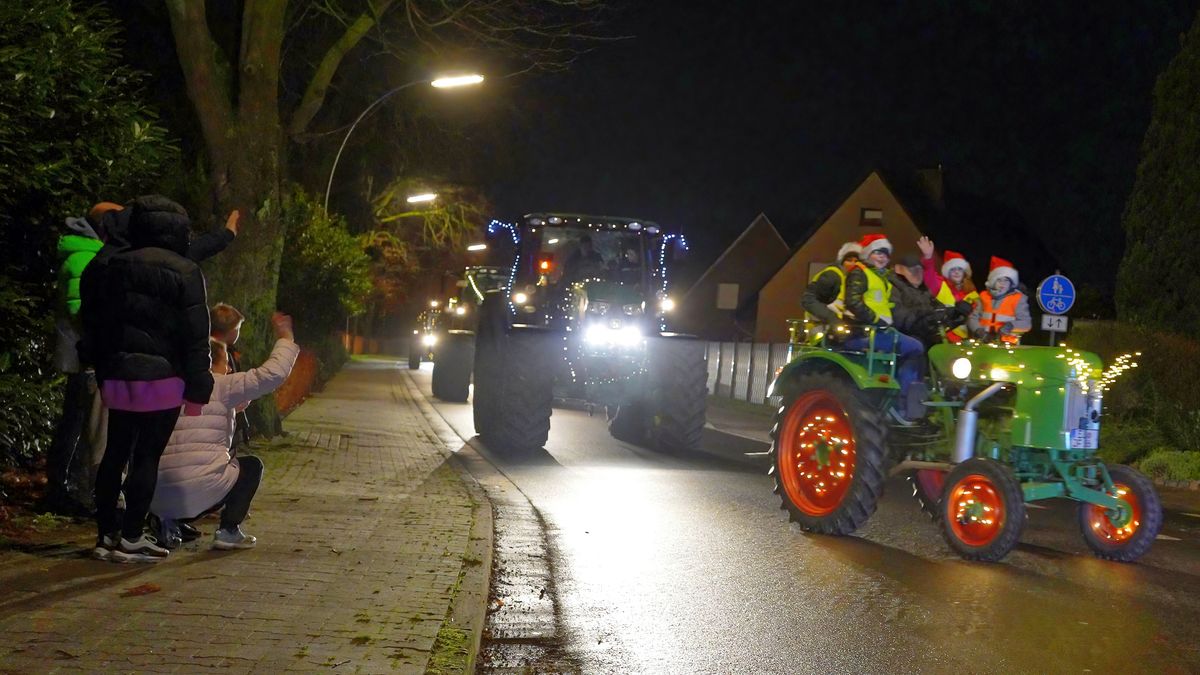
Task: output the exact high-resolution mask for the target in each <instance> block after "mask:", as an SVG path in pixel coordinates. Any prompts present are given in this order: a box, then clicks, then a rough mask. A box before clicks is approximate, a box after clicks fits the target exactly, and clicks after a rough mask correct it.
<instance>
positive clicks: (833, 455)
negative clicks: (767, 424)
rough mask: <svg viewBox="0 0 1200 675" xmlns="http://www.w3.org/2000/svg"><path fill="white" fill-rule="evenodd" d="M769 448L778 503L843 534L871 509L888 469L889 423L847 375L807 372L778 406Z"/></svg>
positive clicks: (810, 528)
mask: <svg viewBox="0 0 1200 675" xmlns="http://www.w3.org/2000/svg"><path fill="white" fill-rule="evenodd" d="M775 420H776V421H775V428H774V429H773V430H772V432H771V436H772V438H773V439H774V442H773V444H772V448H771V455H772V457H773V460H774V465H773V466H772V467H771V473H772V475H773V476H774V477H775V493H776V494H778V495H779V496H780V499H781V501H782V506H781V508H783V509H785V510H787V512H788V516H789V517H790V518H791V520H792V521H793V522H796V523H798V524H799V525H800V528H801V529H803V530H805V531H807V532H819V533H821V534H837V535H845V534H850V533H852V532H854V531H855V530H856V529H858V528H859V527H861V526H862V525H863V523H865V522H866V521H867V519H868V518H870V517H871V515H872V514H873V513H875V507H876V505H877V504H878V503H879V498H880V497H882V496H883V484H884V479H885V477H886V475H887V466H886V463H887V459H886V452H885V448H886V447H887V440H886V434H887V427H886V426H885V425H884V423H883V419H882V416H881V415H880V414H879V412H878V411H877V410H876V409H875V407H874V406H872V405H871V404H870V403H869V402H868V401H867V400H866V397H865V396H864V395H863V394H862V393H861V392H860V391H859V390H858V389H857V388H855V387H854V386H852V385H851V384H850V383H848V382H846V381H845V380H844V379H842V378H839V377H836V376H834V375H828V374H814V375H807V376H805V377H804V381H803V382H802V383H801V385H800V387H799V388H798V390H797V391H796V392H795V393H793V394H791V395H790V396H789V397H788V400H787V401H785V404H784V406H783V407H782V408H781V412H779V413H777V414H776V418H775Z"/></svg>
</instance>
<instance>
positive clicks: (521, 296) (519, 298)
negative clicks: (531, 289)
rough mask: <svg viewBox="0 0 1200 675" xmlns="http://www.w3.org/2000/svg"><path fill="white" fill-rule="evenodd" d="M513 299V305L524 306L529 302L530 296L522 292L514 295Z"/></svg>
mask: <svg viewBox="0 0 1200 675" xmlns="http://www.w3.org/2000/svg"><path fill="white" fill-rule="evenodd" d="M512 299H513V304H517V305H523V304H525V303H527V302H529V296H528V295H526V294H525V293H521V292H520V291H518V292H516V293H513V298H512Z"/></svg>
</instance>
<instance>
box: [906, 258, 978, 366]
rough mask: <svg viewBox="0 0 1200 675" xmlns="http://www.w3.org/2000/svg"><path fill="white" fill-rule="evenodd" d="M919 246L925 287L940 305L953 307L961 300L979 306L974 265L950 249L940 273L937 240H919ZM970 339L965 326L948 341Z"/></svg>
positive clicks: (954, 332)
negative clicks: (973, 272) (935, 252)
mask: <svg viewBox="0 0 1200 675" xmlns="http://www.w3.org/2000/svg"><path fill="white" fill-rule="evenodd" d="M917 247H918V248H920V249H921V267H922V269H923V276H924V279H925V288H926V289H927V290H928V291H929V292H930V293H931V294H933V297H935V298H937V301H938V302H940V303H942V304H943V305H945V306H947V307H953V306H954V305H955V304H957V303H958V302H960V301H963V302H967V303H969V304H970V305H971V306H972V307H974V306H976V305H978V304H979V291H978V290H977V289H976V288H975V283H974V282H972V281H971V263H969V262H967V259H966V258H964V257H963V256H962V254H961V253H957V252H955V251H951V250H949V249H946V251H945V252H944V255H943V261H942V268H941V273H940V274H939V273H938V268H937V262H936V261H935V260H934V250H935V248H934V245H933V241H932V240H931V239H930V238H929V237H921V238H920V239H918V240H917ZM966 337H967V329H966V327H965V326H959V327H957V328H954V329H952V330H949V331H946V339H947V340H949V341H950V342H961V341H963V340H964V339H966Z"/></svg>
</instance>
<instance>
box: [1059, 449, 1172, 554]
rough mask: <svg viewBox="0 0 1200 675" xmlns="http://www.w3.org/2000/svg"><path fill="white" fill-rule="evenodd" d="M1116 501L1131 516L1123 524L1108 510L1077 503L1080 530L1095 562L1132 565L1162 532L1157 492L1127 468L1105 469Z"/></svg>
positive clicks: (1136, 473)
mask: <svg viewBox="0 0 1200 675" xmlns="http://www.w3.org/2000/svg"><path fill="white" fill-rule="evenodd" d="M1108 475H1109V476H1110V477H1112V482H1113V487H1115V488H1116V494H1115V495H1114V496H1115V497H1116V498H1117V499H1120V500H1122V501H1124V502H1125V503H1126V504H1128V505H1129V507H1130V511H1131V516H1130V517H1129V518H1128V519H1127V520H1125V519H1121V518H1118V517H1117V516H1116V514H1114V513H1110V512H1109V510H1108V509H1105V508H1104V507H1102V506H1097V505H1095V504H1088V503H1086V502H1080V503H1079V529H1080V530H1081V531H1082V532H1083V540H1084V541H1085V542H1087V545H1088V548H1090V549H1092V553H1094V554H1096V557H1098V558H1104V559H1105V560H1115V561H1117V562H1133V561H1134V560H1137V559H1138V558H1140V557H1142V555H1144V554H1145V553H1146V551H1149V550H1150V546H1151V545H1152V544H1154V539H1155V538H1156V537H1158V531H1159V530H1160V529H1161V528H1162V519H1163V514H1162V502H1160V501H1159V499H1158V491H1157V490H1155V489H1154V483H1152V482H1150V479H1149V478H1147V477H1146V476H1145V475H1144V474H1142V473H1141V472H1139V471H1137V470H1135V469H1131V468H1129V467H1127V466H1122V465H1119V464H1118V465H1114V466H1110V467H1108Z"/></svg>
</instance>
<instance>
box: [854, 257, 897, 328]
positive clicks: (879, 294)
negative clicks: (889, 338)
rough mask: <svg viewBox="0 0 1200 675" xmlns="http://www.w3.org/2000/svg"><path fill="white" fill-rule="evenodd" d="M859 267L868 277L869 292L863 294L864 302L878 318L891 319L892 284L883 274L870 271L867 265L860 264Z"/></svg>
mask: <svg viewBox="0 0 1200 675" xmlns="http://www.w3.org/2000/svg"><path fill="white" fill-rule="evenodd" d="M858 266H859V268H860V269H862V271H863V273H865V274H866V275H867V292H866V293H864V294H863V302H864V303H866V305H867V307H869V308H870V309H871V311H872V312H875V316H876V317H877V318H880V319H891V318H892V305H893V304H894V303H893V302H892V283H891V282H890V281H888V280H887V279H885V278H884V276H883V275H882V274H877V273H876V272H875V271H874V270H871V269H868V268H867V266H866V265H863V264H862V263H859V264H858Z"/></svg>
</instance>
